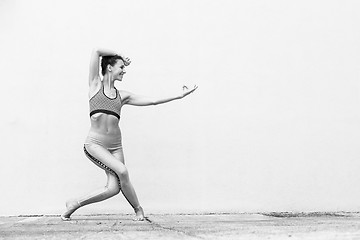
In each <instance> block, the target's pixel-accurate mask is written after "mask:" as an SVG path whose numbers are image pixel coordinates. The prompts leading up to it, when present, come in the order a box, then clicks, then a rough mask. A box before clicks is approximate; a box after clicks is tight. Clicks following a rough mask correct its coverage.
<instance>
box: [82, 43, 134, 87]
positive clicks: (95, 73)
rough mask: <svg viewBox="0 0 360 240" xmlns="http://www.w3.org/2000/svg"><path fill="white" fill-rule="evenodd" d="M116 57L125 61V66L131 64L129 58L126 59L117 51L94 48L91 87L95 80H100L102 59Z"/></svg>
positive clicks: (90, 71) (91, 62)
mask: <svg viewBox="0 0 360 240" xmlns="http://www.w3.org/2000/svg"><path fill="white" fill-rule="evenodd" d="M114 55H118V56H121V57H122V58H123V59H124V64H125V66H127V65H129V64H130V63H131V61H130V59H129V58H125V57H124V56H123V55H122V54H119V53H117V52H115V51H112V50H108V49H103V48H94V49H93V51H92V53H91V58H90V70H89V85H91V84H92V82H93V81H94V80H97V79H99V78H100V75H99V63H100V57H102V56H114Z"/></svg>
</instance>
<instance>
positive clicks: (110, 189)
mask: <svg viewBox="0 0 360 240" xmlns="http://www.w3.org/2000/svg"><path fill="white" fill-rule="evenodd" d="M105 188H106V192H107V193H108V195H109V196H114V195H116V194H118V193H119V192H120V186H119V185H118V184H116V185H107V186H106V187H105Z"/></svg>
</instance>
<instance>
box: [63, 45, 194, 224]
mask: <svg viewBox="0 0 360 240" xmlns="http://www.w3.org/2000/svg"><path fill="white" fill-rule="evenodd" d="M100 58H101V73H102V75H103V78H102V79H101V77H100V74H99V65H100V64H99V62H100ZM129 64H130V59H129V58H125V57H123V56H121V55H119V54H117V53H116V52H113V51H110V50H104V49H95V50H93V52H92V55H91V61H90V73H89V87H90V89H89V104H90V122H91V127H90V131H89V134H88V136H87V138H86V140H85V144H84V152H85V155H86V156H87V157H88V158H89V159H90V160H91V161H92V162H93V163H95V164H96V165H97V166H99V167H100V168H102V169H104V170H105V173H106V176H107V184H106V186H105V187H103V188H101V189H98V190H96V191H94V192H92V193H90V194H88V195H86V196H83V197H81V198H78V199H74V200H69V201H67V202H66V208H67V210H66V212H65V213H63V214H62V215H61V219H62V220H64V221H67V220H70V215H71V214H72V213H73V212H75V211H76V210H77V209H78V208H80V207H82V206H85V205H88V204H91V203H95V202H99V201H103V200H105V199H108V198H110V197H112V196H115V195H116V194H118V193H119V192H120V191H122V193H123V195H124V196H125V198H126V199H127V201H128V202H129V203H130V205H131V206H132V208H133V209H134V211H135V214H136V216H135V218H134V220H136V221H143V220H144V218H145V217H144V211H143V209H142V207H141V205H140V203H139V200H138V198H137V196H136V193H135V190H134V188H133V186H132V184H131V182H130V179H129V173H128V170H127V168H126V166H125V160H124V154H123V149H122V144H121V131H120V128H119V120H120V111H121V107H122V106H123V105H126V104H129V105H135V106H148V105H156V104H161V103H166V102H170V101H172V100H176V99H181V98H183V97H185V96H187V95H188V94H190V93H192V92H194V91H195V90H196V89H197V86H194V88H192V89H188V88H187V87H186V86H184V87H183V93H182V94H181V95H179V96H174V97H168V98H161V99H154V98H150V97H144V96H140V95H136V94H133V93H130V92H127V91H123V90H117V89H116V88H115V86H114V82H115V81H116V80H118V81H122V78H123V76H124V74H125V71H124V68H125V66H128V65H129Z"/></svg>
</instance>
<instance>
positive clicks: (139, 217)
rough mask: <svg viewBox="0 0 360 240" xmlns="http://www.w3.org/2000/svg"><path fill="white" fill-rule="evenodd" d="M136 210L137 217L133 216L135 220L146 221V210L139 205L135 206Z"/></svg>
mask: <svg viewBox="0 0 360 240" xmlns="http://www.w3.org/2000/svg"><path fill="white" fill-rule="evenodd" d="M134 210H135V214H136V216H135V218H133V220H134V221H144V220H145V216H144V210H143V209H142V207H137V208H134Z"/></svg>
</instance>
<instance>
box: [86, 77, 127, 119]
mask: <svg viewBox="0 0 360 240" xmlns="http://www.w3.org/2000/svg"><path fill="white" fill-rule="evenodd" d="M101 85H102V86H101V88H100V89H99V91H98V92H97V93H96V94H95V95H94V96H93V97H92V98H90V100H89V105H90V117H91V116H92V115H94V114H95V113H106V114H110V115H113V116H115V117H117V118H118V119H120V110H121V97H120V94H119V91H118V90H117V89H116V88H115V90H116V97H115V98H109V97H108V96H106V95H105V92H104V84H101Z"/></svg>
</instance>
